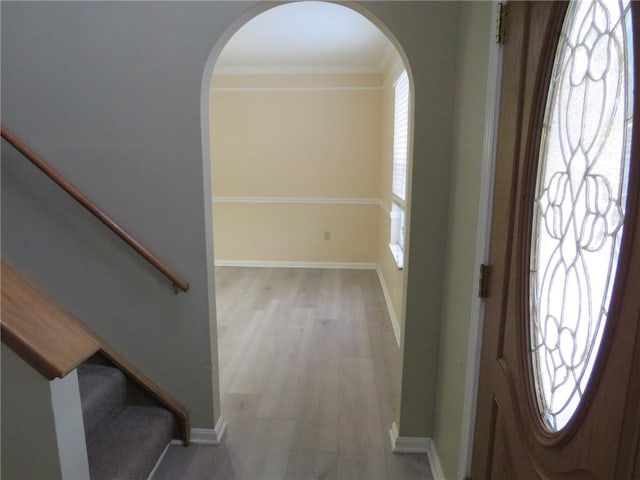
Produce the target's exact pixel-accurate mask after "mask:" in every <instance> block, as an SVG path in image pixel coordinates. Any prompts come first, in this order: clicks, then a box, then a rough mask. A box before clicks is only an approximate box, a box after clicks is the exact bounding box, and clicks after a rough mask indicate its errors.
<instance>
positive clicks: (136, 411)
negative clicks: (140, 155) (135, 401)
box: [78, 363, 176, 480]
mask: <svg viewBox="0 0 640 480" xmlns="http://www.w3.org/2000/svg"><path fill="white" fill-rule="evenodd" d="M78 381H79V384H80V397H81V402H82V415H83V418H84V430H85V436H86V440H87V455H88V458H89V471H90V473H91V480H115V479H117V480H144V479H146V478H148V476H149V474H150V473H151V471H152V470H153V468H154V466H155V465H156V463H157V461H158V459H159V458H160V456H161V454H162V452H163V451H164V449H165V447H166V446H167V445H168V444H169V442H170V441H171V439H172V438H173V436H174V432H175V429H176V421H175V418H174V415H173V414H172V413H171V412H169V411H168V410H166V409H165V408H163V407H160V406H154V405H132V404H130V403H128V398H131V396H132V395H131V392H129V393H128V390H130V389H131V388H133V387H132V386H128V381H127V378H126V377H125V375H124V374H123V373H122V372H121V371H120V370H118V369H117V368H114V367H111V366H106V365H94V364H86V363H85V364H83V365H80V366H79V367H78ZM128 387H129V388H128Z"/></svg>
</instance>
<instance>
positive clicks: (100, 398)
mask: <svg viewBox="0 0 640 480" xmlns="http://www.w3.org/2000/svg"><path fill="white" fill-rule="evenodd" d="M78 384H79V386H80V399H81V403H82V416H83V419H84V430H85V435H86V437H87V441H88V442H89V441H91V438H92V437H93V435H94V434H95V430H96V428H97V427H98V425H100V423H102V422H103V421H104V420H105V419H107V418H109V417H112V416H113V415H115V414H116V413H117V412H118V411H119V410H120V408H121V407H122V406H123V405H124V400H125V396H126V390H127V386H126V379H125V376H124V374H123V373H122V372H121V371H120V370H118V369H117V368H113V367H108V366H104V365H89V364H85V365H80V366H79V367H78Z"/></svg>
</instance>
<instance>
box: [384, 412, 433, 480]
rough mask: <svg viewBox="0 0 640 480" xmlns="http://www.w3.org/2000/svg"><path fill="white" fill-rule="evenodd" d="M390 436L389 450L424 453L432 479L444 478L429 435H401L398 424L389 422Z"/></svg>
mask: <svg viewBox="0 0 640 480" xmlns="http://www.w3.org/2000/svg"><path fill="white" fill-rule="evenodd" d="M389 436H390V437H391V451H392V452H393V453H426V454H427V457H429V467H430V468H431V474H432V475H433V480H445V478H444V474H443V473H442V465H441V464H440V457H438V451H437V450H436V445H435V443H433V440H432V439H431V438H429V437H401V436H400V435H399V434H398V426H397V425H396V422H393V423H392V424H391V428H390V429H389Z"/></svg>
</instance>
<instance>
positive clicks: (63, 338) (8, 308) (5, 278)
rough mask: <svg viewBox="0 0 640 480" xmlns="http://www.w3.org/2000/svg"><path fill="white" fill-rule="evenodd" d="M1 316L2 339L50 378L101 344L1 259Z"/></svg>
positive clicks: (67, 368) (77, 361)
mask: <svg viewBox="0 0 640 480" xmlns="http://www.w3.org/2000/svg"><path fill="white" fill-rule="evenodd" d="M1 318H2V336H3V339H2V340H3V342H4V343H6V344H7V345H9V346H10V347H11V348H12V349H13V350H14V351H15V352H16V353H18V355H20V356H21V357H22V358H23V359H24V360H25V361H26V362H27V363H29V365H31V366H32V367H33V368H34V369H36V370H37V371H38V372H39V373H40V374H42V375H43V376H44V377H46V378H47V379H49V380H52V379H53V378H56V377H60V378H62V377H64V376H65V375H66V374H67V373H69V372H70V371H71V370H73V369H74V368H76V366H77V365H79V364H80V363H82V362H83V361H85V360H86V359H87V358H89V357H90V356H91V355H93V354H94V353H96V352H97V351H98V350H99V349H100V347H101V342H100V340H99V339H98V338H97V337H96V336H94V335H93V334H92V333H91V332H89V331H88V329H87V328H86V327H85V326H84V325H83V324H82V323H81V322H79V321H78V320H77V319H76V318H75V317H74V316H73V315H70V314H69V313H67V312H65V311H64V310H63V309H62V308H60V307H59V306H58V305H56V304H55V302H53V301H51V300H50V299H49V298H48V297H47V296H46V295H44V294H42V293H41V292H39V291H38V290H37V289H35V288H34V287H33V286H32V285H31V284H30V283H29V282H27V281H26V280H24V279H23V278H22V277H20V275H18V274H17V273H16V271H15V270H13V268H11V267H10V266H9V265H7V264H6V263H5V261H4V260H2V316H1Z"/></svg>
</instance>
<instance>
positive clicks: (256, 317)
mask: <svg viewBox="0 0 640 480" xmlns="http://www.w3.org/2000/svg"><path fill="white" fill-rule="evenodd" d="M216 301H217V313H218V315H217V318H218V339H219V342H218V345H219V357H220V388H221V392H222V416H223V418H224V419H225V420H226V421H227V423H228V429H227V432H226V434H225V437H224V440H223V442H222V444H221V445H219V446H215V447H212V446H204V445H192V446H190V447H188V448H185V447H181V446H171V447H170V448H169V450H168V451H167V454H166V456H165V458H164V460H163V461H162V463H161V464H160V466H159V468H158V470H157V472H156V474H155V476H154V477H153V478H154V480H176V479H188V480H196V479H216V480H217V479H234V480H235V479H243V480H244V479H246V480H253V479H256V480H258V479H259V480H287V479H294V480H301V479H305V480H306V479H340V480H352V479H354V480H355V479H363V480H364V479H366V480H376V479H394V480H395V479H398V480H401V479H406V480H410V479H411V480H413V479H432V478H433V477H432V476H431V472H430V470H429V464H428V459H427V456H426V455H394V454H392V453H391V447H390V441H389V427H390V426H391V423H392V421H393V415H392V412H393V409H394V405H395V402H396V398H395V396H394V394H393V391H394V389H392V388H391V382H392V376H391V372H393V371H396V370H397V368H398V362H399V350H398V347H397V344H396V341H395V337H394V334H393V330H392V327H391V323H390V321H389V315H388V313H387V310H386V306H385V302H384V297H383V294H382V290H381V288H380V284H379V281H378V277H377V275H376V273H375V272H374V271H371V270H321V269H275V268H260V269H257V268H231V267H219V268H216Z"/></svg>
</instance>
